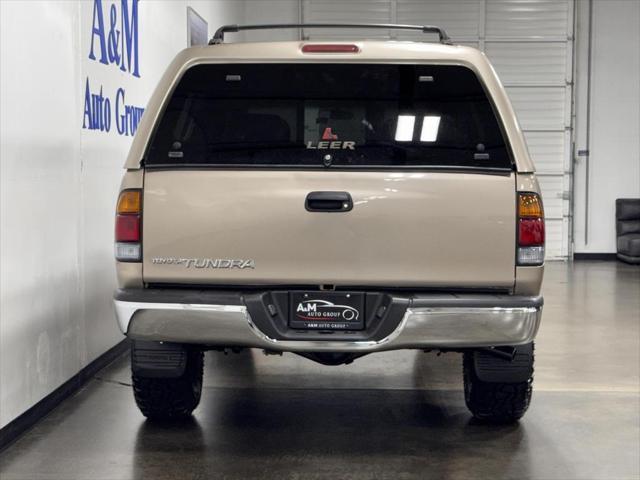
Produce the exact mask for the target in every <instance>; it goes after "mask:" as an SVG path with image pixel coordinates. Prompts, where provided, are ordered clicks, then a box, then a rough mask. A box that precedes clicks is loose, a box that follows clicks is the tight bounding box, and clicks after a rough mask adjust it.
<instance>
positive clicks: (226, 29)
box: [209, 23, 452, 45]
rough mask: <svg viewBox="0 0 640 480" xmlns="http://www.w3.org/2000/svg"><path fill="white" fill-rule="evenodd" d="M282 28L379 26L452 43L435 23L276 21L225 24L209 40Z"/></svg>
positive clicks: (210, 42) (215, 40) (216, 40)
mask: <svg viewBox="0 0 640 480" xmlns="http://www.w3.org/2000/svg"><path fill="white" fill-rule="evenodd" d="M280 28H377V29H386V30H414V31H419V32H422V33H437V34H438V37H439V39H440V43H442V44H445V45H452V42H451V38H449V35H447V32H445V31H444V29H443V28H440V27H436V26H433V25H396V24H392V23H390V24H386V23H276V24H271V25H269V24H266V25H224V26H222V27H220V28H219V29H218V30H216V33H215V34H214V35H213V37H212V38H211V40H210V41H209V45H218V44H220V43H224V34H225V33H235V32H241V31H243V30H269V29H280Z"/></svg>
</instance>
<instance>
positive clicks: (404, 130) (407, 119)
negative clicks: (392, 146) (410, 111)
mask: <svg viewBox="0 0 640 480" xmlns="http://www.w3.org/2000/svg"><path fill="white" fill-rule="evenodd" d="M415 123H416V117H415V115H398V127H397V128H396V142H410V141H411V140H413V125H414V124H415Z"/></svg>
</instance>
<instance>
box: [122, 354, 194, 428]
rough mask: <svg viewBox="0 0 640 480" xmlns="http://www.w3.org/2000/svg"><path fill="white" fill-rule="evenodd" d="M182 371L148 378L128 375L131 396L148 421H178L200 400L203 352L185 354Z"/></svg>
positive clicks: (188, 413) (186, 415) (189, 413)
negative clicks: (177, 375) (164, 376)
mask: <svg viewBox="0 0 640 480" xmlns="http://www.w3.org/2000/svg"><path fill="white" fill-rule="evenodd" d="M186 355H187V358H186V365H185V369H184V373H183V374H182V375H180V376H179V377H174V378H148V377H142V376H139V375H136V374H135V373H134V374H132V376H131V380H132V383H133V396H134V398H135V400H136V404H137V405H138V408H139V409H140V411H141V412H142V414H143V415H144V416H145V417H147V418H149V419H150V420H182V419H185V418H188V417H190V416H191V413H192V412H193V410H195V408H196V407H197V406H198V404H199V403H200V396H201V393H202V373H203V366H204V354H203V353H202V351H200V350H189V351H187V353H186Z"/></svg>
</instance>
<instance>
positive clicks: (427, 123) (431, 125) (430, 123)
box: [420, 116, 440, 142]
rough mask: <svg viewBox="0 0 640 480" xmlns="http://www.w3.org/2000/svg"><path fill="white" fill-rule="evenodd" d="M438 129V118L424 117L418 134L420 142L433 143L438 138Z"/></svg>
mask: <svg viewBox="0 0 640 480" xmlns="http://www.w3.org/2000/svg"><path fill="white" fill-rule="evenodd" d="M438 127H440V117H429V116H425V117H424V118H423V119H422V132H420V141H421V142H435V141H436V139H437V138H438Z"/></svg>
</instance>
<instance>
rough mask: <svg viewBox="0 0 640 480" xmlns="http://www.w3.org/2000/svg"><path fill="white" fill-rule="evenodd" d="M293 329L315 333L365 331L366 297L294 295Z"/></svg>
mask: <svg viewBox="0 0 640 480" xmlns="http://www.w3.org/2000/svg"><path fill="white" fill-rule="evenodd" d="M289 301H290V305H289V326H290V327H291V328H302V329H314V330H362V329H363V328H364V294H363V293H349V292H344V293H343V292H291V293H290V294H289Z"/></svg>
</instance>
